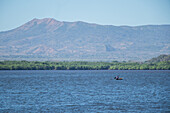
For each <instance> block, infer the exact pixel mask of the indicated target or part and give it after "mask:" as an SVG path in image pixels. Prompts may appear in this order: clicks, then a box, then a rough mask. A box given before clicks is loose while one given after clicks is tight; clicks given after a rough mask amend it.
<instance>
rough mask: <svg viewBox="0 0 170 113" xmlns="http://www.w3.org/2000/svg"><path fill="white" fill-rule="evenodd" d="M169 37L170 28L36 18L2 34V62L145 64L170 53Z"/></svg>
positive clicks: (0, 33)
mask: <svg viewBox="0 0 170 113" xmlns="http://www.w3.org/2000/svg"><path fill="white" fill-rule="evenodd" d="M169 38H170V25H144V26H135V27H134V26H133V27H131V26H113V25H98V24H95V23H86V22H82V21H78V22H64V21H62V22H61V21H57V20H55V19H52V18H44V19H36V18H34V19H33V20H31V21H29V22H27V23H25V24H23V25H21V26H19V27H17V28H15V29H12V30H9V31H5V32H0V40H1V41H0V42H1V45H0V47H1V48H0V52H1V54H0V60H5V59H6V58H7V57H8V58H9V59H10V58H12V59H13V58H14V57H13V56H15V57H17V58H23V59H27V58H28V56H29V59H33V60H35V59H39V58H41V57H43V58H44V59H48V60H49V58H50V59H52V60H78V59H79V60H105V61H107V60H109V61H110V60H126V61H127V60H139V61H141V60H142V61H143V60H147V59H150V58H152V57H156V56H159V55H161V54H169V53H170V41H169ZM5 57H6V58H5ZM42 60H43V59H42Z"/></svg>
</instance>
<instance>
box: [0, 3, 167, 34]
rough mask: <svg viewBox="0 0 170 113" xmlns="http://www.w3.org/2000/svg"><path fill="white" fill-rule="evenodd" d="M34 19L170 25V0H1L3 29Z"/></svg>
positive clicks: (0, 22)
mask: <svg viewBox="0 0 170 113" xmlns="http://www.w3.org/2000/svg"><path fill="white" fill-rule="evenodd" d="M34 18H38V19H43V18H54V19H56V20H58V21H69V22H74V21H84V22H88V23H96V24H101V25H116V26H122V25H128V26H139V25H148V24H149V25H162V24H170V0H0V31H6V30H11V29H14V28H16V27H19V26H21V25H22V24H24V23H26V22H28V21H30V20H32V19H34Z"/></svg>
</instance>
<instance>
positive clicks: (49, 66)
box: [0, 61, 170, 70]
mask: <svg viewBox="0 0 170 113" xmlns="http://www.w3.org/2000/svg"><path fill="white" fill-rule="evenodd" d="M0 70H170V61H163V62H157V63H140V62H117V61H113V62H87V61H72V62H66V61H62V62H50V61H45V62H40V61H0Z"/></svg>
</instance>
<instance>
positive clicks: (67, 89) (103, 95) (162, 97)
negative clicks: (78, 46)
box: [0, 70, 170, 113]
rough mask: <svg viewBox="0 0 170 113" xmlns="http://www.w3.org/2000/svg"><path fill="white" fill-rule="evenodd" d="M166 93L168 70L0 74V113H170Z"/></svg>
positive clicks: (168, 90)
mask: <svg viewBox="0 0 170 113" xmlns="http://www.w3.org/2000/svg"><path fill="white" fill-rule="evenodd" d="M116 75H119V76H120V77H122V78H123V80H115V79H114V76H116ZM169 93H170V71H118V70H117V71H111V70H109V71H108V70H106V71H0V112H12V113H14V112H22V113H24V112H57V113H63V112H66V113H67V112H68V113H72V112H73V113H76V112H78V113H80V112H81V113H82V112H85V113H87V112H90V113H92V112H135V113H136V112H148V113H152V112H153V113H158V112H170V95H169Z"/></svg>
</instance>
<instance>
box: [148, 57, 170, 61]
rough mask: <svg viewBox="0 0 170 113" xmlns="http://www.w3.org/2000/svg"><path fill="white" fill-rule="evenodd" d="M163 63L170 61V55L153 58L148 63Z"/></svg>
mask: <svg viewBox="0 0 170 113" xmlns="http://www.w3.org/2000/svg"><path fill="white" fill-rule="evenodd" d="M162 61H170V55H160V56H158V57H156V58H152V59H150V60H148V61H147V62H162Z"/></svg>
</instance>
